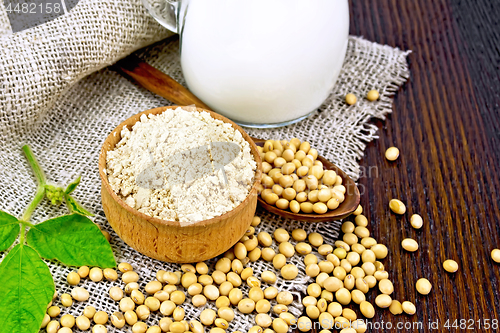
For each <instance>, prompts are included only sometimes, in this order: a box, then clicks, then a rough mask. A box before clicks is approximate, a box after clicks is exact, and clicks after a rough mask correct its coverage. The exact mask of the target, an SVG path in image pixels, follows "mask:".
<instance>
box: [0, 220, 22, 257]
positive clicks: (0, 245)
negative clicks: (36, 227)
mask: <svg viewBox="0 0 500 333" xmlns="http://www.w3.org/2000/svg"><path fill="white" fill-rule="evenodd" d="M20 231H21V226H20V225H19V221H18V220H17V219H16V218H15V217H14V216H12V215H10V214H7V213H6V212H2V211H0V251H3V250H7V249H8V248H9V247H10V246H11V245H12V244H13V243H14V241H15V240H16V238H17V236H18V235H19V232H20Z"/></svg>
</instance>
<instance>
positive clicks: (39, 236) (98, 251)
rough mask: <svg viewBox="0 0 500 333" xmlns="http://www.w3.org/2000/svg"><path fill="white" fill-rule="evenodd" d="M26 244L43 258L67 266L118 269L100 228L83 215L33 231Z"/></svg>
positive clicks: (58, 219) (53, 222)
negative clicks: (115, 267)
mask: <svg viewBox="0 0 500 333" xmlns="http://www.w3.org/2000/svg"><path fill="white" fill-rule="evenodd" d="M27 241H28V244H29V245H30V246H32V247H33V248H34V249H35V250H36V251H37V252H38V253H39V254H40V256H42V257H43V258H46V259H57V260H59V261H61V262H62V263H63V264H65V265H68V266H99V267H102V268H107V267H114V266H116V261H115V258H114V256H113V250H112V249H111V246H110V245H109V243H108V241H107V240H106V238H105V237H104V235H103V234H102V232H101V230H100V229H99V227H98V226H97V225H95V224H94V222H92V221H91V220H89V219H88V218H87V217H85V216H83V215H80V214H72V215H64V216H60V217H56V218H53V219H50V220H47V221H45V222H42V223H40V224H37V225H35V226H33V227H31V229H30V230H29V231H28V235H27Z"/></svg>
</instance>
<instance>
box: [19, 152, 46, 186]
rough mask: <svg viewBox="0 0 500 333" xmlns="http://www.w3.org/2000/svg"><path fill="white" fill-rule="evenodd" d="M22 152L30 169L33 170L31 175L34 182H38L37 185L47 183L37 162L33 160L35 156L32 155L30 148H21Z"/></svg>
mask: <svg viewBox="0 0 500 333" xmlns="http://www.w3.org/2000/svg"><path fill="white" fill-rule="evenodd" d="M22 149H23V152H24V154H25V155H26V159H27V160H28V163H29V164H30V166H31V169H33V173H34V174H35V177H36V180H37V181H38V185H39V186H40V185H42V186H43V185H45V184H46V183H47V181H46V178H45V174H44V172H43V170H42V168H41V167H40V164H38V161H37V160H36V158H35V155H34V154H33V151H32V150H31V148H30V146H28V145H24V146H23V148H22Z"/></svg>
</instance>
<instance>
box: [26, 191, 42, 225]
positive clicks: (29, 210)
mask: <svg viewBox="0 0 500 333" xmlns="http://www.w3.org/2000/svg"><path fill="white" fill-rule="evenodd" d="M44 197H45V187H43V186H40V185H38V188H37V190H36V194H35V197H34V198H33V201H31V203H30V204H29V206H28V208H26V210H25V211H24V214H23V216H22V217H21V221H24V222H28V221H29V219H30V217H31V214H33V212H34V211H35V208H36V206H38V204H39V203H40V201H42V199H43V198H44Z"/></svg>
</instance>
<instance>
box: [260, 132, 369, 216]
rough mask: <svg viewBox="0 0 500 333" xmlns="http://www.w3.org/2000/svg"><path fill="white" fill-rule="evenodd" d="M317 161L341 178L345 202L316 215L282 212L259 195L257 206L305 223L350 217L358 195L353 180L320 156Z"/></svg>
mask: <svg viewBox="0 0 500 333" xmlns="http://www.w3.org/2000/svg"><path fill="white" fill-rule="evenodd" d="M253 140H254V141H255V144H256V145H258V146H261V147H263V146H264V142H265V140H261V139H255V138H254V139H253ZM318 160H319V161H320V162H321V163H323V168H324V169H326V170H333V171H335V172H336V173H337V175H339V176H340V178H342V185H344V186H345V188H346V192H345V200H344V201H343V202H342V203H341V204H340V205H339V206H338V207H337V208H336V209H334V210H328V211H327V212H326V213H325V214H316V213H309V214H306V213H293V212H292V211H291V210H290V209H287V210H283V209H279V208H278V207H276V206H274V205H270V204H268V203H267V202H265V201H264V200H263V199H262V198H261V197H260V195H259V205H261V206H262V207H263V208H264V209H266V210H268V211H270V212H271V213H274V214H277V215H280V216H283V217H286V218H289V219H292V220H298V221H306V222H327V221H335V220H341V219H344V218H346V217H347V216H349V215H351V214H352V213H353V212H354V211H355V210H356V208H358V205H359V200H360V194H359V190H358V187H357V186H356V183H355V182H354V180H352V179H351V177H349V175H347V174H346V173H345V172H344V171H342V170H341V169H340V168H339V167H337V166H336V165H335V164H333V163H332V162H330V161H329V160H327V159H326V158H324V157H322V156H318Z"/></svg>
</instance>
